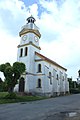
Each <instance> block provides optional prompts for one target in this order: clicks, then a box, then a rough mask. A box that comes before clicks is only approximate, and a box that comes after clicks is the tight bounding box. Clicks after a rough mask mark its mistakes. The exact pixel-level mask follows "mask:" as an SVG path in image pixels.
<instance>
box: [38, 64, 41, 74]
mask: <svg viewBox="0 0 80 120" xmlns="http://www.w3.org/2000/svg"><path fill="white" fill-rule="evenodd" d="M38 72H41V64H38Z"/></svg>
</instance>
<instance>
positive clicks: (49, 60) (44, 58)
mask: <svg viewBox="0 0 80 120" xmlns="http://www.w3.org/2000/svg"><path fill="white" fill-rule="evenodd" d="M35 54H36V55H38V56H39V57H41V58H42V60H44V61H47V62H49V63H51V64H54V65H56V66H58V67H60V68H62V69H64V70H65V71H67V69H66V68H64V67H62V66H61V65H59V64H58V63H56V62H54V61H53V60H51V59H49V58H47V57H45V56H44V55H42V54H40V53H38V52H35Z"/></svg>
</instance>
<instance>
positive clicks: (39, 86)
mask: <svg viewBox="0 0 80 120" xmlns="http://www.w3.org/2000/svg"><path fill="white" fill-rule="evenodd" d="M38 88H41V79H38Z"/></svg>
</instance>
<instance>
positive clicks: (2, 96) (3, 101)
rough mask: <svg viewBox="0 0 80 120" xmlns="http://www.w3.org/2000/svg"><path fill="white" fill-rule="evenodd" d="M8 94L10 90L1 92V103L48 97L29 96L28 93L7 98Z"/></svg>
mask: <svg viewBox="0 0 80 120" xmlns="http://www.w3.org/2000/svg"><path fill="white" fill-rule="evenodd" d="M6 95H8V92H0V104H5V103H16V102H29V101H36V100H42V99H46V97H41V96H27V95H25V96H20V95H17V97H16V98H13V99H8V98H5V96H6Z"/></svg>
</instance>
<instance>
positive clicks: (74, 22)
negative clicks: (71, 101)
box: [0, 0, 80, 78]
mask: <svg viewBox="0 0 80 120" xmlns="http://www.w3.org/2000/svg"><path fill="white" fill-rule="evenodd" d="M61 1H62V2H61V4H58V1H57V2H56V0H52V1H45V0H39V4H33V5H31V6H26V5H25V4H24V3H23V2H22V1H20V0H4V1H3V0H0V37H1V40H0V41H1V43H0V64H1V63H3V62H7V61H10V62H11V63H13V62H14V61H16V57H17V45H18V44H19V42H20V40H19V39H20V38H19V36H18V33H19V31H20V28H21V27H22V26H23V25H24V24H25V22H26V21H25V19H26V18H27V17H28V16H29V15H30V13H29V10H30V12H31V14H32V15H33V16H34V17H35V18H36V24H37V26H38V27H39V28H40V32H41V34H42V37H41V39H40V46H41V48H42V52H41V53H42V54H44V55H46V56H47V57H50V58H51V59H53V60H54V61H56V62H58V63H59V64H61V65H62V66H63V67H66V68H67V69H68V75H69V77H70V76H73V77H74V78H76V77H77V71H78V69H80V63H79V61H80V55H79V54H80V53H79V51H80V50H79V49H80V44H79V41H80V14H79V13H80V1H79V0H61ZM59 3H60V1H59ZM40 6H41V7H43V8H44V11H43V12H42V13H41V16H40V19H39V16H38V12H39V11H38V7H40Z"/></svg>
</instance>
